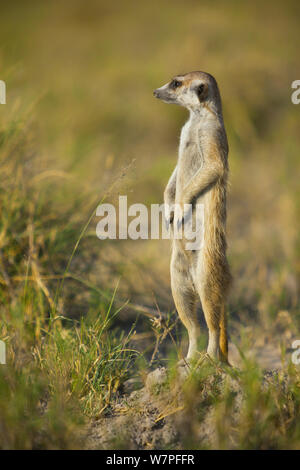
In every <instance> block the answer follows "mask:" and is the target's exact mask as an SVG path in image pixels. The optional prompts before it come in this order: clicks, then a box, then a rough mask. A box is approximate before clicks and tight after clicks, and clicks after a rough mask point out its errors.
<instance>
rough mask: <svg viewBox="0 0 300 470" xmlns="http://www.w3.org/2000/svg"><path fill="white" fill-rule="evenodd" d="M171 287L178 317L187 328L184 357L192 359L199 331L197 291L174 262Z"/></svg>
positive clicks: (186, 273) (183, 271)
mask: <svg viewBox="0 0 300 470" xmlns="http://www.w3.org/2000/svg"><path fill="white" fill-rule="evenodd" d="M171 287H172V294H173V298H174V302H175V306H176V309H177V312H178V315H179V318H180V320H181V321H182V323H183V324H184V326H185V327H186V329H187V330H188V336H189V349H188V353H187V357H186V359H192V358H194V357H195V355H196V354H197V342H198V338H199V333H200V327H199V323H198V320H197V312H196V298H197V293H196V291H195V289H194V286H193V283H192V280H191V278H190V277H189V275H188V272H186V271H185V270H182V266H181V268H180V269H178V267H177V266H176V263H173V265H171Z"/></svg>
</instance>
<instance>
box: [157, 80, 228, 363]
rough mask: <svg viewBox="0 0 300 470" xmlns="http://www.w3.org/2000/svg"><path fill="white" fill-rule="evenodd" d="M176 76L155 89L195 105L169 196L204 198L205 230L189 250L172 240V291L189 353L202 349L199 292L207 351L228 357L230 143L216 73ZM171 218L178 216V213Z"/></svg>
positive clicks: (183, 200) (168, 199) (172, 199)
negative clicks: (199, 241) (196, 245)
mask: <svg viewBox="0 0 300 470" xmlns="http://www.w3.org/2000/svg"><path fill="white" fill-rule="evenodd" d="M173 80H174V79H173ZM175 80H178V81H179V85H178V84H176V83H175V85H174V82H173V81H172V82H170V84H166V85H164V86H163V87H161V88H159V89H157V90H156V91H155V92H154V94H155V96H156V97H158V98H160V99H162V100H163V101H165V102H168V103H169V102H170V103H175V104H179V105H181V106H185V107H186V108H187V109H189V111H190V119H189V121H188V122H187V123H186V124H185V126H184V127H183V129H182V132H181V139H180V146H179V157H178V163H177V167H176V168H175V170H174V172H173V174H172V176H171V178H170V180H169V183H168V185H167V187H166V190H165V193H164V199H165V203H166V204H174V203H175V204H180V206H181V207H184V204H190V203H193V204H194V205H195V204H198V203H201V204H204V222H205V231H204V241H203V246H202V248H201V249H200V250H196V251H188V250H187V249H186V240H185V239H182V240H176V239H174V240H173V241H172V259H171V287H172V294H173V297H174V302H175V305H176V308H177V311H178V314H179V316H180V318H181V320H182V322H183V324H184V325H185V327H186V328H187V330H188V333H189V351H188V355H187V358H188V359H189V358H191V357H193V356H194V355H195V353H196V352H197V340H198V336H199V325H198V322H197V318H196V302H197V300H198V299H199V298H200V301H201V305H202V309H203V312H204V316H205V319H206V323H207V326H208V330H209V343H208V349H207V352H208V354H209V355H210V356H212V357H213V358H215V359H219V358H220V359H221V360H223V361H225V362H228V339H227V320H226V314H225V302H226V299H227V295H228V292H229V288H230V283H231V275H230V271H229V266H228V263H227V258H226V229H225V224H226V188H227V178H228V161H227V156H228V144H227V137H226V132H225V128H224V123H223V116H222V107H221V98H220V94H219V90H218V86H217V83H216V81H215V79H214V78H213V77H212V76H211V75H209V74H206V73H204V72H191V73H189V74H186V75H179V76H177V77H175ZM199 87H200V88H199ZM200 90H201V91H200ZM193 217H194V213H193ZM169 222H170V223H171V224H175V223H177V222H178V220H176V213H175V217H174V220H172V219H170V221H169Z"/></svg>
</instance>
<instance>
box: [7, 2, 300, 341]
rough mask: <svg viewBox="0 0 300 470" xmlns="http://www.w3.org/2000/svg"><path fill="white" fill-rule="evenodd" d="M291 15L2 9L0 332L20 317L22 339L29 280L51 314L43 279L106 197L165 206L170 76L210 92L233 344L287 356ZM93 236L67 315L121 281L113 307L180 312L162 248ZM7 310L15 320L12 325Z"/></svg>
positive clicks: (295, 21)
mask: <svg viewBox="0 0 300 470" xmlns="http://www.w3.org/2000/svg"><path fill="white" fill-rule="evenodd" d="M299 14H300V4H299V2H298V1H292V0H287V1H285V2H281V1H272V2H271V1H270V2H261V1H257V0H255V1H252V2H239V1H237V0H227V1H226V2H225V1H220V0H216V1H213V2H212V1H208V0H207V1H196V0H187V1H184V2H183V1H182V0H181V1H179V0H173V1H172V2H167V1H161V0H160V1H157V0H152V1H151V2H146V1H133V0H126V1H125V0H123V1H121V0H115V1H114V2H105V1H101V0H100V1H96V0H89V1H83V0H72V1H67V0H64V1H60V2H58V1H43V2H41V1H34V0H27V1H24V0H23V1H21V0H20V1H17V0H15V1H13V2H6V3H5V4H4V3H3V4H2V5H1V7H0V79H1V80H4V81H5V82H6V86H7V104H6V105H1V106H0V150H1V155H0V157H1V174H2V176H1V199H0V204H1V232H0V254H1V259H0V268H1V270H0V271H1V299H2V311H3V318H4V317H5V318H6V320H7V324H10V323H11V322H12V318H13V319H15V318H18V327H16V328H20V331H21V330H22V328H23V323H22V321H23V314H24V308H23V307H22V308H21V307H20V308H19V307H18V302H19V300H20V299H23V288H24V284H23V281H24V279H25V278H26V276H27V275H28V273H29V274H30V273H31V274H32V276H33V279H34V280H35V281H36V284H37V286H38V288H39V289H41V290H42V294H41V293H40V295H41V296H42V298H43V302H46V304H47V302H48V303H49V304H50V306H52V304H51V302H52V303H53V300H51V299H52V298H53V297H54V295H55V290H56V287H57V285H56V283H55V282H53V279H52V280H51V279H50V277H51V276H54V275H61V274H62V272H63V271H64V269H65V266H66V264H67V262H68V259H69V257H70V255H71V253H72V250H73V247H74V243H75V241H76V239H77V238H78V235H79V233H80V230H81V228H82V227H83V226H84V224H85V223H86V221H87V220H88V218H89V217H90V215H91V213H92V210H93V208H94V207H95V205H96V203H97V201H99V200H101V198H102V197H103V196H104V194H106V192H107V191H108V189H109V188H110V187H111V185H112V184H113V185H114V186H113V189H112V190H111V191H110V195H109V197H108V199H109V200H111V201H114V202H117V196H118V195H119V194H127V195H128V198H129V203H135V202H139V203H145V204H147V205H148V204H151V203H158V202H162V200H163V190H164V187H165V185H166V183H167V181H168V178H169V176H170V174H171V172H172V170H173V168H174V166H175V164H176V158H177V146H178V142H179V135H180V128H181V126H182V125H183V123H184V122H185V120H186V119H187V112H186V111H185V110H183V109H181V108H179V107H175V106H174V107H173V106H167V105H165V104H164V103H162V102H158V101H157V100H155V99H154V98H153V90H154V89H155V88H157V87H158V86H161V85H162V84H164V83H166V82H167V81H169V79H170V78H171V77H172V76H173V75H175V74H178V73H185V72H189V71H192V70H203V71H207V72H209V73H211V74H212V75H214V76H215V77H216V79H217V81H218V84H219V87H220V90H221V95H222V100H223V111H224V119H225V125H226V130H227V133H228V139H229V147H230V153H229V163H230V188H229V199H228V242H229V250H228V255H229V260H230V265H231V269H232V273H233V276H234V279H235V282H234V286H233V290H232V293H231V296H230V302H229V313H230V318H231V321H230V331H231V335H233V336H234V335H235V334H236V335H237V337H239V334H240V331H241V329H242V328H243V329H245V330H246V332H247V335H248V339H249V341H252V342H253V344H258V343H259V344H260V345H261V344H267V343H268V342H273V343H276V342H277V343H278V344H281V345H282V344H283V345H285V347H287V348H288V347H290V344H291V341H292V339H293V338H297V336H299V328H300V312H299V274H300V262H299V254H300V238H299V217H300V191H299V170H300V160H299V152H300V132H299V131H300V129H299V124H300V105H298V106H297V105H294V104H292V102H291V93H292V89H291V83H292V82H293V81H294V80H297V79H300V63H299V50H298V49H299V43H300V34H299ZM123 173H124V176H120V175H122V174H123ZM96 224H97V219H96V218H92V220H91V223H90V225H89V227H88V230H87V231H86V233H85V236H84V237H83V240H82V242H81V244H80V246H79V249H78V250H77V251H76V254H75V256H74V259H73V261H72V264H71V266H70V272H71V273H72V274H73V276H74V277H75V276H77V278H80V279H81V281H80V284H78V281H76V280H74V279H66V282H65V290H64V293H65V299H64V302H65V309H64V315H66V316H69V317H73V318H79V317H80V316H82V315H83V316H84V315H85V314H86V313H87V312H88V311H91V310H93V309H94V312H96V313H97V312H98V310H97V308H98V305H99V302H100V300H99V297H98V295H97V293H96V291H95V290H94V291H92V292H93V293H92V295H90V293H88V292H89V291H88V287H90V286H94V287H95V288H99V289H101V290H104V291H107V292H111V291H112V290H113V289H114V287H115V285H116V283H117V280H118V279H119V278H120V283H119V287H118V293H117V296H119V298H120V299H121V300H126V299H130V301H131V303H135V304H138V305H140V306H146V307H148V308H152V309H154V310H157V306H158V307H159V308H160V309H162V310H163V311H164V312H167V313H168V312H172V311H174V306H173V301H172V297H171V292H170V281H169V258H170V248H169V243H168V241H161V240H157V241H156V240H152V241H151V240H148V241H147V240H143V241H131V240H125V241H109V240H107V241H100V240H98V239H97V238H96V233H95V229H96ZM32 226H33V227H34V229H32ZM30 227H31V228H30ZM31 230H33V232H31ZM32 233H33V235H32ZM28 256H29V258H28V259H29V260H33V259H34V260H35V264H34V265H32V266H31V264H30V263H31V261H30V262H29V261H28V262H27V257H28ZM37 263H38V264H37ZM37 273H39V274H37ZM47 276H48V277H49V280H48V279H47ZM41 279H42V280H41ZM48 281H49V282H48ZM82 281H84V283H85V284H84V283H83V282H82ZM41 282H43V283H44V284H41ZM31 296H32V299H33V300H32V302H37V303H38V300H36V299H38V298H39V297H38V296H37V295H36V294H35V293H32V294H31ZM28 298H29V296H27V300H26V301H28ZM23 300H24V299H23ZM23 300H22V302H23ZM16 306H17V307H18V309H19V310H18V311H19V317H17V314H12V313H11V312H12V311H16ZM48 307H49V305H48ZM43 308H44V310H43V313H42V314H41V313H40V312H41V306H40V304H38V305H37V306H34V307H33V304H32V305H31V307H30V308H29V306H28V304H27V303H26V308H25V312H26V314H25V318H27V320H28V321H29V320H30V321H31V316H32V315H33V318H34V319H35V320H34V321H35V322H36V323H35V325H38V326H37V330H34V337H35V339H36V340H38V341H40V331H41V329H42V326H41V325H43V321H42V320H40V318H42V317H43V318H45V317H47V315H46V313H47V307H45V306H44V307H43ZM14 309H15V310H14ZM31 309H32V310H31ZM100 310H101V308H100ZM32 312H34V313H32ZM136 313H137V312H136V310H135V309H134V308H131V307H130V306H127V308H125V309H123V310H122V312H120V318H119V320H118V321H120V322H121V323H120V324H121V325H124V324H126V325H128V323H129V324H130V323H131V322H132V321H134V320H135V318H136ZM145 321H146V323H147V321H148V320H147V319H146V320H145ZM146 323H145V322H144V323H143V322H142V323H141V324H140V327H139V331H140V333H141V332H143V331H145V328H148V330H149V331H150V333H149V338H148V339H149V342H150V343H149V344H150V346H149V347H150V350H151V347H153V341H154V339H153V338H154V333H153V331H152V329H151V327H149V324H148V323H147V324H146ZM7 328H8V327H7ZM6 334H7V335H8V336H9V335H10V333H8V329H7V330H4V332H2V337H5V335H6ZM18 334H19V333H18ZM8 336H7V337H8ZM16 338H18V335H17V336H16ZM141 338H144V337H143V336H142V337H141ZM16 341H20V338H19V340H16ZM26 341H27V339H26ZM141 341H142V342H141V346H138V340H137V341H136V344H137V348H138V347H140V349H143V348H144V347H145V343H144V342H143V340H141ZM277 343H276V344H277Z"/></svg>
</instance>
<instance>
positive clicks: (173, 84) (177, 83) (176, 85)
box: [170, 80, 182, 90]
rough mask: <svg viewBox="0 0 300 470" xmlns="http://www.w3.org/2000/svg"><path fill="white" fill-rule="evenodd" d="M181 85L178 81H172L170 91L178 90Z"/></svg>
mask: <svg viewBox="0 0 300 470" xmlns="http://www.w3.org/2000/svg"><path fill="white" fill-rule="evenodd" d="M181 85H182V82H180V81H179V80H172V81H171V83H170V88H172V90H175V89H176V88H179V87H180V86H181Z"/></svg>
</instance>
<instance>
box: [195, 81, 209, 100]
mask: <svg viewBox="0 0 300 470" xmlns="http://www.w3.org/2000/svg"><path fill="white" fill-rule="evenodd" d="M196 93H197V96H198V98H199V101H203V99H204V98H205V97H206V95H207V85H206V84H205V83H201V84H200V85H198V86H197V87H196Z"/></svg>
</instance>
